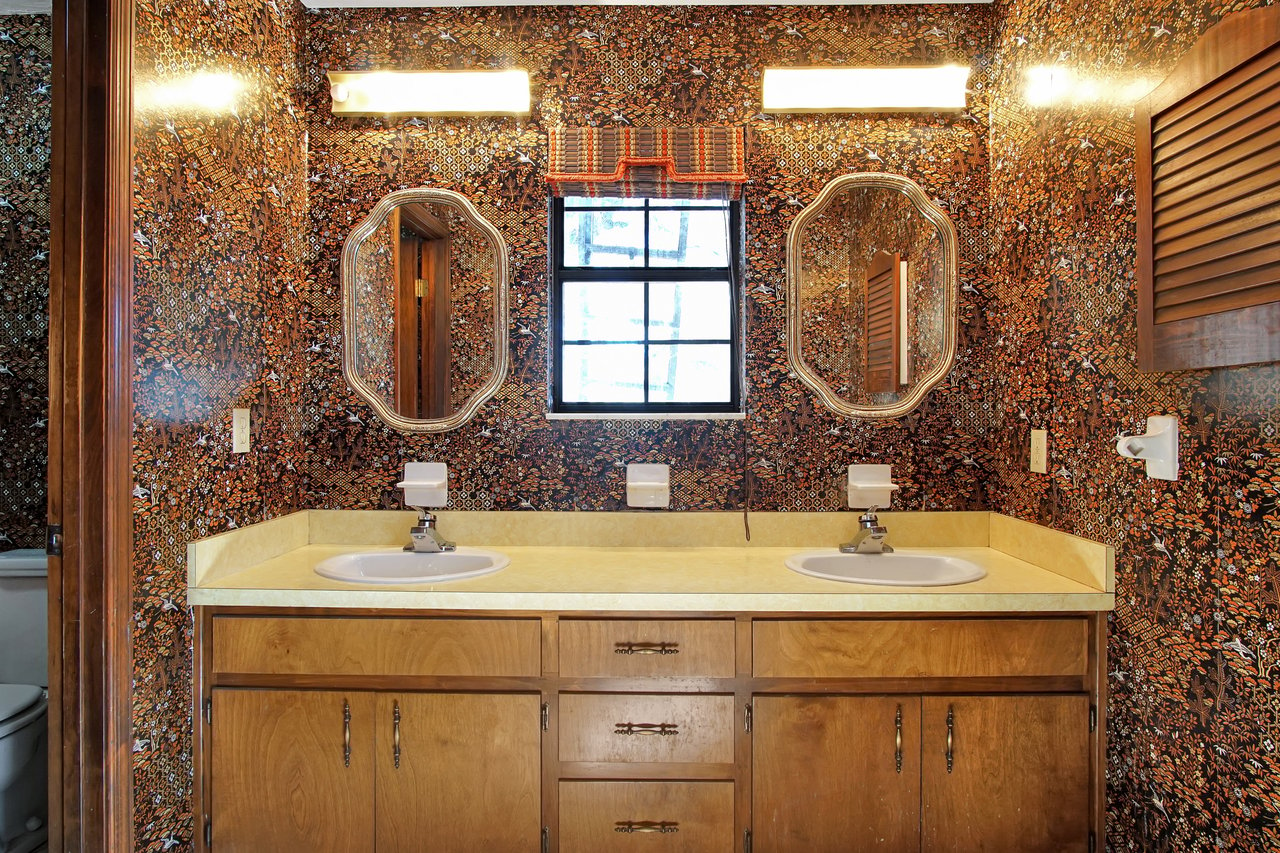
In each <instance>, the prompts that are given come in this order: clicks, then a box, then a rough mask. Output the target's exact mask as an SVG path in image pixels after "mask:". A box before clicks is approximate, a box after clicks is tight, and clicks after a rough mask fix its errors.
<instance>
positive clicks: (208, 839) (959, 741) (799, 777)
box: [197, 608, 1106, 853]
mask: <svg viewBox="0 0 1280 853" xmlns="http://www.w3.org/2000/svg"><path fill="white" fill-rule="evenodd" d="M1105 624H1106V623H1105V616H1104V615H1103V614H1066V615H1045V616H1012V615H1004V616H1002V615H931V616H877V615H861V614H840V615H835V616H830V617H826V616H824V617H820V618H813V617H812V616H806V615H795V616H787V615H781V614H779V615H774V614H769V615H765V614H749V613H744V614H731V615H722V614H707V615H696V614H685V615H666V614H652V615H648V618H641V617H636V616H633V615H627V614H619V615H618V616H617V618H609V615H608V614H583V615H577V614H558V613H540V614H514V615H512V614H499V613H495V614H490V613H474V614H466V613H464V614H438V615H421V614H411V613H396V614H384V615H379V614H376V613H373V612H369V611H362V612H360V613H353V614H351V615H343V614H341V613H338V614H335V613H334V612H333V611H327V612H320V613H315V614H314V615H313V612H309V611H306V610H283V611H273V610H267V609H261V610H250V609H247V608H245V609H230V608H205V609H204V610H203V611H202V612H201V614H200V619H199V621H198V626H199V643H198V644H197V650H198V655H199V664H200V670H201V673H202V678H201V681H200V683H199V684H198V685H197V701H198V702H200V703H201V707H202V710H203V711H204V714H205V725H203V726H201V727H200V728H199V730H198V732H197V741H198V746H199V748H200V750H201V751H200V755H201V756H202V758H201V772H200V773H198V774H197V787H198V789H199V790H198V792H197V797H198V800H199V802H200V803H201V808H202V811H203V815H204V818H205V820H206V826H207V833H208V834H207V835H206V836H205V837H204V838H200V839H198V841H197V850H198V851H217V853H221V851H223V850H236V851H279V850H306V849H315V850H320V849H324V850H342V851H361V850H374V851H380V853H381V851H407V850H420V849H434V850H441V851H472V850H484V851H494V853H506V851H513V852H514V853H597V851H605V850H614V851H622V853H627V851H645V853H736V851H744V853H802V851H803V853H824V851H831V853H836V851H840V853H844V851H850V850H884V851H912V853H921V851H923V853H932V851H957V853H960V851H973V850H987V851H995V853H1001V851H1010V853H1013V851H1016V852H1017V853H1036V851H1044V853H1049V851H1053V853H1059V851H1071V852H1072V853H1088V851H1089V850H1090V849H1091V847H1092V846H1093V845H1094V844H1095V842H1096V838H1097V837H1098V836H1099V835H1100V833H1101V830H1102V822H1103V814H1104V811H1105V808H1104V801H1103V790H1104V789H1103V781H1102V780H1103V775H1102V774H1103V762H1104V753H1105V745H1104V742H1103V734H1102V732H1103V731H1104V729H1105V727H1104V724H1102V723H1101V722H1100V721H1099V716H1100V712H1099V708H1100V707H1101V706H1102V703H1103V702H1104V700H1105V695H1104V686H1103V682H1102V673H1103V672H1104V671H1105V666H1104V654H1105Z"/></svg>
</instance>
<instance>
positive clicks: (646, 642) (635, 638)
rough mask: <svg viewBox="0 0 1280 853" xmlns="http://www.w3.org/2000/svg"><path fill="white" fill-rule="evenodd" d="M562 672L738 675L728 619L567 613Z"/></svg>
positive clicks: (588, 675) (575, 675)
mask: <svg viewBox="0 0 1280 853" xmlns="http://www.w3.org/2000/svg"><path fill="white" fill-rule="evenodd" d="M560 674H561V675H562V676H566V677H569V678H578V677H584V678H632V677H637V676H639V677H662V676H680V677H690V676H693V677H699V676H700V677H704V678H732V677H733V676H734V675H735V674H736V670H735V667H734V624H733V622H732V621H730V620H727V619H719V620H713V619H562V620H560Z"/></svg>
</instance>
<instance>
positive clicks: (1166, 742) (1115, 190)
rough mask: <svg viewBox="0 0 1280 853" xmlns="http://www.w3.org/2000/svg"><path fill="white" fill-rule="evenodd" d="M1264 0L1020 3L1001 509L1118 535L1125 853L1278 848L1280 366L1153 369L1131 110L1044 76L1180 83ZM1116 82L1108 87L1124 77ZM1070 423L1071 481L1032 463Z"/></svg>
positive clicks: (1001, 371)
mask: <svg viewBox="0 0 1280 853" xmlns="http://www.w3.org/2000/svg"><path fill="white" fill-rule="evenodd" d="M1255 5H1261V4H1258V3H1251V2H1236V3H1224V2H1204V0H1183V1H1182V2H1178V0H1154V2H1153V0H1119V2H1112V3H1106V4H1099V3H1092V2H1087V0H1013V2H1010V3H1007V4H1005V5H1004V7H1003V8H1002V15H1001V20H1000V21H999V23H998V31H999V34H1000V47H999V50H998V52H997V55H998V56H999V57H1000V60H1001V61H1000V63H999V66H998V69H997V73H996V77H995V79H996V83H995V87H994V92H993V94H992V143H991V157H992V164H993V165H992V199H993V203H992V214H993V215H992V229H993V234H992V236H993V238H994V245H995V246H996V253H995V254H994V256H993V259H992V270H993V277H994V278H995V280H996V283H997V294H996V308H997V311H996V321H995V323H994V328H993V330H992V334H993V335H994V336H995V337H996V340H997V344H998V348H997V356H998V358H997V361H996V362H995V364H994V367H995V369H994V370H993V371H992V374H991V379H992V381H993V382H998V383H999V386H998V394H999V398H1000V400H1001V408H1002V410H1003V415H1004V419H1005V423H1006V428H1005V429H1003V430H1001V431H1000V432H999V433H996V434H993V440H992V441H991V443H990V446H991V450H992V451H993V453H992V458H993V460H995V461H996V463H997V464H996V468H995V470H994V475H995V476H994V477H993V478H992V486H993V488H992V494H993V496H995V500H996V502H995V506H994V508H995V509H998V510H1002V511H1004V512H1007V513H1010V514H1012V515H1016V516H1019V517H1022V518H1026V519H1030V520H1033V521H1039V522H1041V523H1044V524H1048V525H1051V526H1053V527H1056V528H1058V529H1061V530H1066V531H1069V532H1073V533H1078V534H1081V535H1083V536H1086V537H1089V538H1091V539H1096V540H1099V541H1103V542H1107V543H1109V544H1111V545H1114V546H1115V547H1116V549H1117V565H1116V574H1117V578H1116V585H1117V589H1118V594H1117V596H1116V610H1115V613H1114V615H1113V618H1112V620H1111V638H1110V643H1109V648H1108V655H1109V658H1110V660H1109V662H1108V665H1109V667H1110V670H1111V677H1110V679H1109V684H1108V689H1109V690H1110V692H1111V698H1110V705H1109V715H1110V721H1109V722H1110V725H1109V729H1108V740H1109V743H1110V751H1109V756H1108V783H1109V790H1108V808H1109V815H1108V839H1107V847H1108V848H1109V849H1114V850H1144V851H1159V850H1169V851H1178V852H1179V853H1187V851H1207V850H1234V851H1263V850H1276V849H1280V829H1278V828H1277V820H1278V819H1280V754H1278V753H1277V744H1280V693H1278V692H1277V687H1280V685H1278V684H1277V678H1276V673H1275V667H1276V663H1277V660H1278V658H1277V650H1276V649H1275V648H1273V639H1274V636H1275V624H1276V623H1277V622H1280V553H1277V552H1278V550H1280V549H1278V548H1277V542H1280V508H1278V507H1277V503H1276V501H1277V495H1278V493H1280V367H1277V365H1268V366H1262V367H1248V368H1237V369H1231V370H1216V371H1212V372H1194V373H1167V374H1142V373H1139V372H1138V371H1137V369H1136V362H1135V347H1136V332H1135V313H1136V292H1135V289H1134V263H1135V239H1136V238H1135V234H1136V225H1135V221H1136V205H1135V201H1134V192H1135V188H1134V130H1133V127H1134V126H1133V116H1132V112H1131V110H1130V109H1129V106H1128V105H1127V104H1125V103H1120V104H1118V105H1116V104H1113V105H1108V104H1107V103H1105V102H1104V103H1097V102H1095V103H1085V104H1080V103H1074V104H1065V105H1059V106H1056V107H1045V108H1033V107H1030V106H1028V105H1027V103H1026V101H1025V99H1024V97H1023V90H1024V87H1025V85H1026V76H1025V75H1026V72H1027V70H1028V69H1029V68H1031V67H1034V66H1037V65H1044V64H1052V63H1060V64H1062V65H1065V66H1066V67H1068V68H1069V69H1070V70H1071V72H1073V73H1074V74H1075V75H1076V77H1077V79H1084V80H1088V79H1095V80H1099V81H1101V82H1102V83H1103V88H1102V91H1103V93H1104V94H1105V93H1108V92H1114V91H1116V89H1117V88H1119V87H1122V86H1124V85H1125V84H1128V83H1131V82H1134V81H1142V80H1149V81H1151V82H1152V83H1154V82H1158V81H1159V80H1161V79H1163V77H1164V75H1165V74H1166V73H1167V72H1168V71H1169V69H1170V68H1171V67H1172V66H1173V64H1174V63H1175V62H1176V61H1177V59H1178V57H1180V56H1181V55H1182V54H1183V53H1184V52H1185V51H1186V50H1187V49H1188V48H1190V47H1191V45H1192V44H1194V43H1195V42H1196V40H1197V39H1198V38H1199V36H1200V34H1201V33H1202V32H1203V31H1204V30H1206V29H1208V28H1209V27H1210V26H1211V25H1213V24H1214V23H1216V22H1217V21H1218V20H1219V19H1220V18H1221V17H1222V16H1223V15H1224V14H1226V13H1228V12H1229V11H1232V10H1238V9H1243V8H1247V7H1251V6H1255ZM1108 87H1110V88H1108ZM1149 414H1175V415H1177V416H1178V417H1179V419H1180V421H1181V428H1182V435H1181V454H1180V455H1181V469H1182V470H1181V479H1180V480H1179V481H1178V482H1176V483H1171V482H1163V481H1160V480H1149V479H1147V477H1146V475H1145V474H1144V473H1143V469H1142V467H1141V465H1140V463H1136V462H1133V461H1131V460H1126V459H1121V458H1120V457H1119V456H1118V455H1117V454H1116V452H1115V439H1116V435H1117V433H1118V432H1119V431H1121V430H1123V431H1127V432H1130V433H1132V432H1141V431H1143V427H1144V422H1145V421H1144V419H1145V417H1146V416H1147V415H1149ZM1032 427H1036V428H1046V429H1048V430H1049V470H1050V474H1049V476H1041V475H1035V474H1029V473H1028V472H1027V441H1028V430H1029V429H1030V428H1032Z"/></svg>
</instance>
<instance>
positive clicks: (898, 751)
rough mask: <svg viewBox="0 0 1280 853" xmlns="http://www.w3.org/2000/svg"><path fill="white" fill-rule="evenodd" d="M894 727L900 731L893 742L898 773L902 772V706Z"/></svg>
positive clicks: (899, 708)
mask: <svg viewBox="0 0 1280 853" xmlns="http://www.w3.org/2000/svg"><path fill="white" fill-rule="evenodd" d="M894 725H895V726H896V727H897V729H898V734H897V736H896V737H895V738H894V741H893V761H894V764H896V765H897V766H898V772H899V773H901V772H902V706H901V705H899V706H898V713H897V714H896V715H895V717H894Z"/></svg>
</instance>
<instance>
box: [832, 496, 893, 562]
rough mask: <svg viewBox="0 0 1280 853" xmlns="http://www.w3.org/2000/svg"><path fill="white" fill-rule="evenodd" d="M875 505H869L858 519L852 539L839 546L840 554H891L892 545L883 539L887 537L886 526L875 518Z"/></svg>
mask: <svg viewBox="0 0 1280 853" xmlns="http://www.w3.org/2000/svg"><path fill="white" fill-rule="evenodd" d="M877 509H879V507H877V506H871V507H869V508H868V509H867V511H866V512H864V513H863V514H862V517H861V518H859V519H858V532H857V533H855V534H854V536H853V541H851V542H846V543H844V544H843V545H841V546H840V553H842V554H892V553H893V546H891V545H890V544H889V543H888V542H886V541H885V540H886V539H888V538H889V531H888V529H887V528H885V527H882V526H881V525H880V519H878V518H876V510H877Z"/></svg>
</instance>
